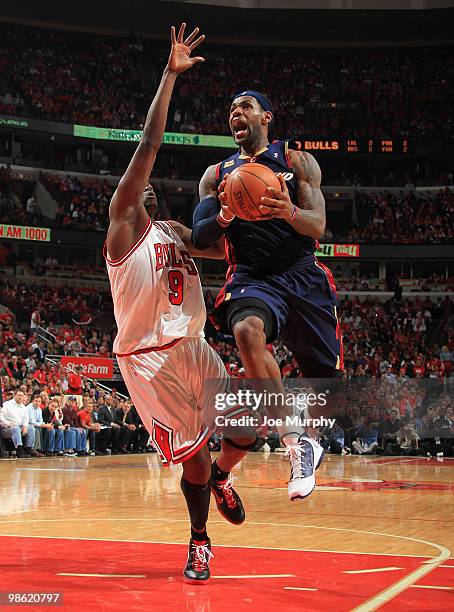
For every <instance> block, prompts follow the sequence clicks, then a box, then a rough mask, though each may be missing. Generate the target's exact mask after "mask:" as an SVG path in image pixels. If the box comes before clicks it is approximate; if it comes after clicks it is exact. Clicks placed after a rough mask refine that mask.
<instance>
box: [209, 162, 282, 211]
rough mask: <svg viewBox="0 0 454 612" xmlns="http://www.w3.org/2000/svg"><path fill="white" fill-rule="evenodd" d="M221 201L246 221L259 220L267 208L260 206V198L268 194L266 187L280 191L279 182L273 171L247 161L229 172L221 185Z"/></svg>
mask: <svg viewBox="0 0 454 612" xmlns="http://www.w3.org/2000/svg"><path fill="white" fill-rule="evenodd" d="M223 187H224V189H223V192H224V194H225V197H224V198H221V202H222V203H223V204H225V205H226V206H227V207H228V210H229V211H230V212H231V213H232V214H234V215H236V216H237V217H239V218H240V219H244V220H246V221H259V220H264V219H262V218H263V216H264V214H265V215H267V214H268V215H269V212H270V211H269V210H268V209H266V210H263V208H261V205H262V198H263V197H265V196H269V195H270V192H269V191H267V188H268V187H271V188H273V189H276V190H278V191H282V187H281V182H280V181H279V178H278V177H277V176H276V175H275V174H274V172H273V171H272V170H271V169H270V168H268V167H267V166H264V165H263V164H259V163H247V164H243V165H241V166H239V167H238V168H236V169H235V170H234V171H233V172H231V173H230V174H229V175H228V176H227V178H226V180H225V185H223Z"/></svg>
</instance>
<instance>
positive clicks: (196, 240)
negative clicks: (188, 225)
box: [191, 225, 213, 251]
mask: <svg viewBox="0 0 454 612" xmlns="http://www.w3.org/2000/svg"><path fill="white" fill-rule="evenodd" d="M191 241H192V244H193V245H194V247H195V248H196V249H197V250H199V251H204V250H205V249H208V247H210V246H211V245H212V244H213V242H210V239H209V236H207V235H206V234H205V232H204V231H203V229H202V228H200V227H198V226H197V225H195V226H194V227H193V228H192V234H191Z"/></svg>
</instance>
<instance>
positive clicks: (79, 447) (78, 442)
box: [63, 395, 87, 457]
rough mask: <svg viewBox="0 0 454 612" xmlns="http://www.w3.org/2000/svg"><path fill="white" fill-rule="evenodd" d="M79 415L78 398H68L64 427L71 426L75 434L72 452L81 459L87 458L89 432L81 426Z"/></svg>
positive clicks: (64, 412) (65, 407)
mask: <svg viewBox="0 0 454 612" xmlns="http://www.w3.org/2000/svg"><path fill="white" fill-rule="evenodd" d="M77 413H78V404H77V398H76V397H74V396H73V395H71V396H70V397H68V400H67V402H66V404H65V405H64V406H63V425H69V428H70V430H71V431H73V432H74V434H75V442H74V447H73V448H72V449H70V450H72V451H73V452H74V453H75V454H77V456H79V457H86V456H87V451H86V448H87V432H86V430H85V429H84V428H83V427H81V426H80V424H79V419H78V416H77Z"/></svg>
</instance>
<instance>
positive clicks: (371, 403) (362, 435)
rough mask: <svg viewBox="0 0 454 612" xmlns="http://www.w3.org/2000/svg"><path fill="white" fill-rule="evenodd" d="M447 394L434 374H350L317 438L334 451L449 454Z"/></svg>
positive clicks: (453, 418) (453, 438)
mask: <svg viewBox="0 0 454 612" xmlns="http://www.w3.org/2000/svg"><path fill="white" fill-rule="evenodd" d="M452 394H453V392H452V389H451V390H445V389H444V388H443V385H440V384H439V383H438V382H437V381H434V380H433V379H428V380H427V379H409V378H406V377H401V378H397V377H395V378H393V377H391V376H385V377H383V378H382V379H381V380H378V379H371V380H369V381H363V380H359V379H350V380H349V381H348V382H346V383H345V385H344V387H343V389H342V391H341V392H340V393H339V395H338V397H337V398H336V399H337V403H338V405H339V409H338V410H337V412H336V414H335V415H334V416H335V417H336V424H335V426H334V427H333V428H326V429H324V431H322V440H321V443H322V445H323V446H324V447H325V448H326V449H328V450H330V451H331V452H333V453H335V454H349V453H353V454H358V455H364V454H366V455H368V454H369V455H370V454H388V455H396V454H397V455H415V454H416V455H419V454H423V455H427V456H431V457H444V456H453V454H454V408H453V402H452Z"/></svg>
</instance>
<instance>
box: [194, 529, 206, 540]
mask: <svg viewBox="0 0 454 612" xmlns="http://www.w3.org/2000/svg"><path fill="white" fill-rule="evenodd" d="M191 537H192V539H193V540H195V541H196V542H205V540H208V534H207V530H206V529H204V530H203V531H201V532H200V533H199V532H198V531H194V529H192V527H191Z"/></svg>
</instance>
